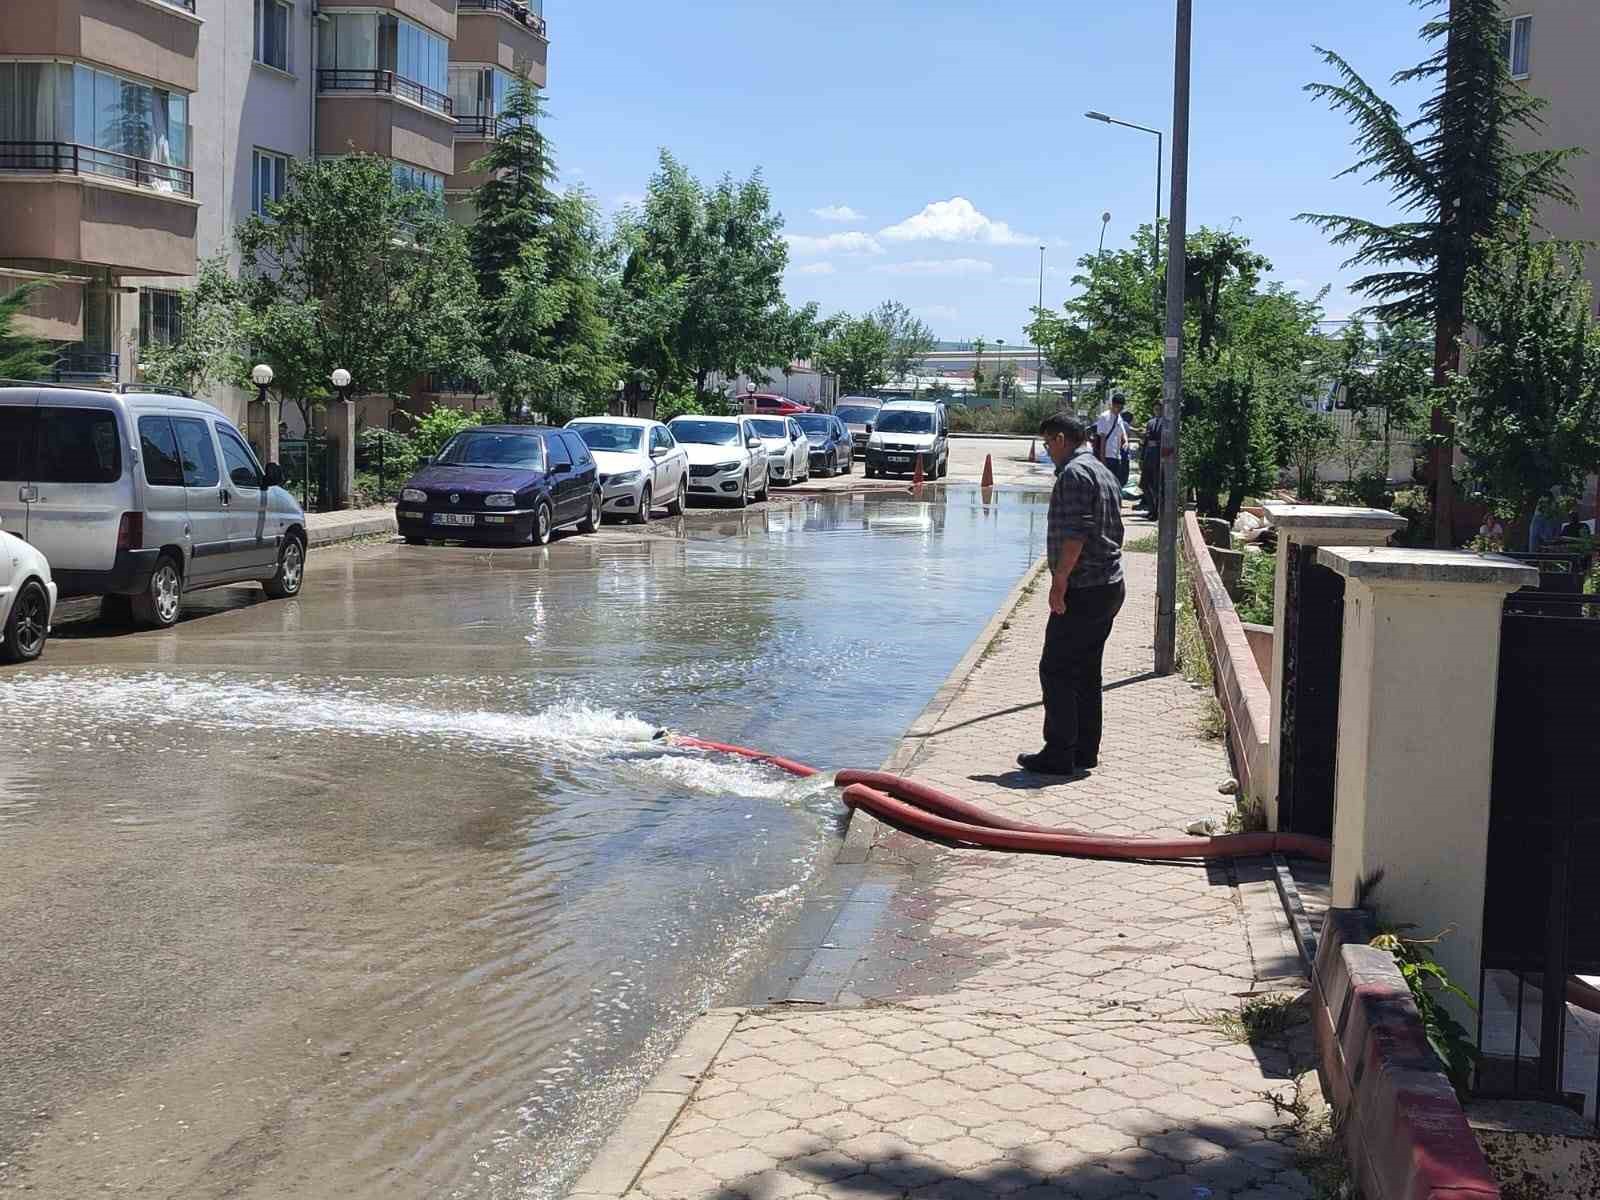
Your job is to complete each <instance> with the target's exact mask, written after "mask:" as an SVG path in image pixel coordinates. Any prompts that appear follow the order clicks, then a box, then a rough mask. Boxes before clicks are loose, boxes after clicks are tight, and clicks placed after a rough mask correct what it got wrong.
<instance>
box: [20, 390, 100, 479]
mask: <svg viewBox="0 0 1600 1200" xmlns="http://www.w3.org/2000/svg"><path fill="white" fill-rule="evenodd" d="M38 412H39V425H38V442H37V445H38V464H37V466H36V467H35V468H34V473H33V478H34V479H35V481H37V482H40V483H115V482H116V481H117V480H118V479H120V478H121V477H122V441H121V439H120V438H118V437H117V415H116V414H115V413H113V412H110V411H108V410H106V409H103V408H54V407H50V406H45V407H41V408H40V409H39V410H38Z"/></svg>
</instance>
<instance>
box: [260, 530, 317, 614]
mask: <svg viewBox="0 0 1600 1200" xmlns="http://www.w3.org/2000/svg"><path fill="white" fill-rule="evenodd" d="M305 578H306V544H305V543H304V542H303V541H301V540H300V539H299V538H297V537H291V538H286V539H285V540H284V543H283V549H282V550H280V551H278V573H277V574H276V575H274V576H273V577H272V578H271V579H263V580H262V581H261V586H262V588H263V589H264V590H265V591H266V593H267V595H269V596H271V597H272V598H273V599H274V600H288V599H290V598H292V597H294V596H298V595H299V594H300V585H301V584H302V583H304V582H305Z"/></svg>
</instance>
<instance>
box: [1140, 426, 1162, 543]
mask: <svg viewBox="0 0 1600 1200" xmlns="http://www.w3.org/2000/svg"><path fill="white" fill-rule="evenodd" d="M1165 427H1166V422H1165V421H1163V420H1162V418H1161V413H1160V411H1159V410H1158V411H1157V412H1156V415H1155V416H1153V417H1151V418H1150V419H1149V420H1148V421H1147V422H1145V426H1144V441H1142V442H1140V443H1139V492H1140V498H1139V507H1140V508H1141V509H1142V510H1143V511H1144V515H1145V516H1147V517H1149V518H1150V519H1151V520H1152V521H1153V520H1155V518H1156V517H1157V516H1158V515H1159V514H1160V512H1161V434H1162V432H1163V430H1164V429H1165Z"/></svg>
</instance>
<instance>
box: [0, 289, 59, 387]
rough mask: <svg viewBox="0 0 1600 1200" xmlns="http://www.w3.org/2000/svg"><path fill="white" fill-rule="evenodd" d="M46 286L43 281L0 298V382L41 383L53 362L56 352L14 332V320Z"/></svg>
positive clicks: (38, 341) (44, 342)
mask: <svg viewBox="0 0 1600 1200" xmlns="http://www.w3.org/2000/svg"><path fill="white" fill-rule="evenodd" d="M47 286H53V285H49V284H46V283H44V282H43V281H35V282H32V283H25V284H23V285H22V286H21V287H19V288H17V289H16V290H15V291H13V292H8V293H7V294H6V295H4V296H0V379H43V378H44V377H45V376H46V375H47V374H49V372H50V368H51V366H52V364H53V363H54V362H55V358H56V352H55V347H53V346H52V345H51V344H50V343H49V342H47V341H44V340H43V339H42V338H36V337H34V336H33V335H32V334H27V333H23V332H21V331H20V330H18V329H17V328H16V323H17V318H19V317H21V316H22V315H23V314H24V313H26V312H27V310H28V305H30V304H31V303H33V300H34V297H35V296H37V295H38V293H39V292H41V291H43V290H44V289H45V288H46V287H47Z"/></svg>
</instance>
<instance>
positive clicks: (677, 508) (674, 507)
mask: <svg viewBox="0 0 1600 1200" xmlns="http://www.w3.org/2000/svg"><path fill="white" fill-rule="evenodd" d="M688 507H689V481H688V480H687V479H680V480H678V495H677V497H676V498H675V499H674V500H673V501H672V503H671V504H669V505H667V515H668V516H669V517H681V516H683V514H684V510H685V509H687V508H688Z"/></svg>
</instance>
